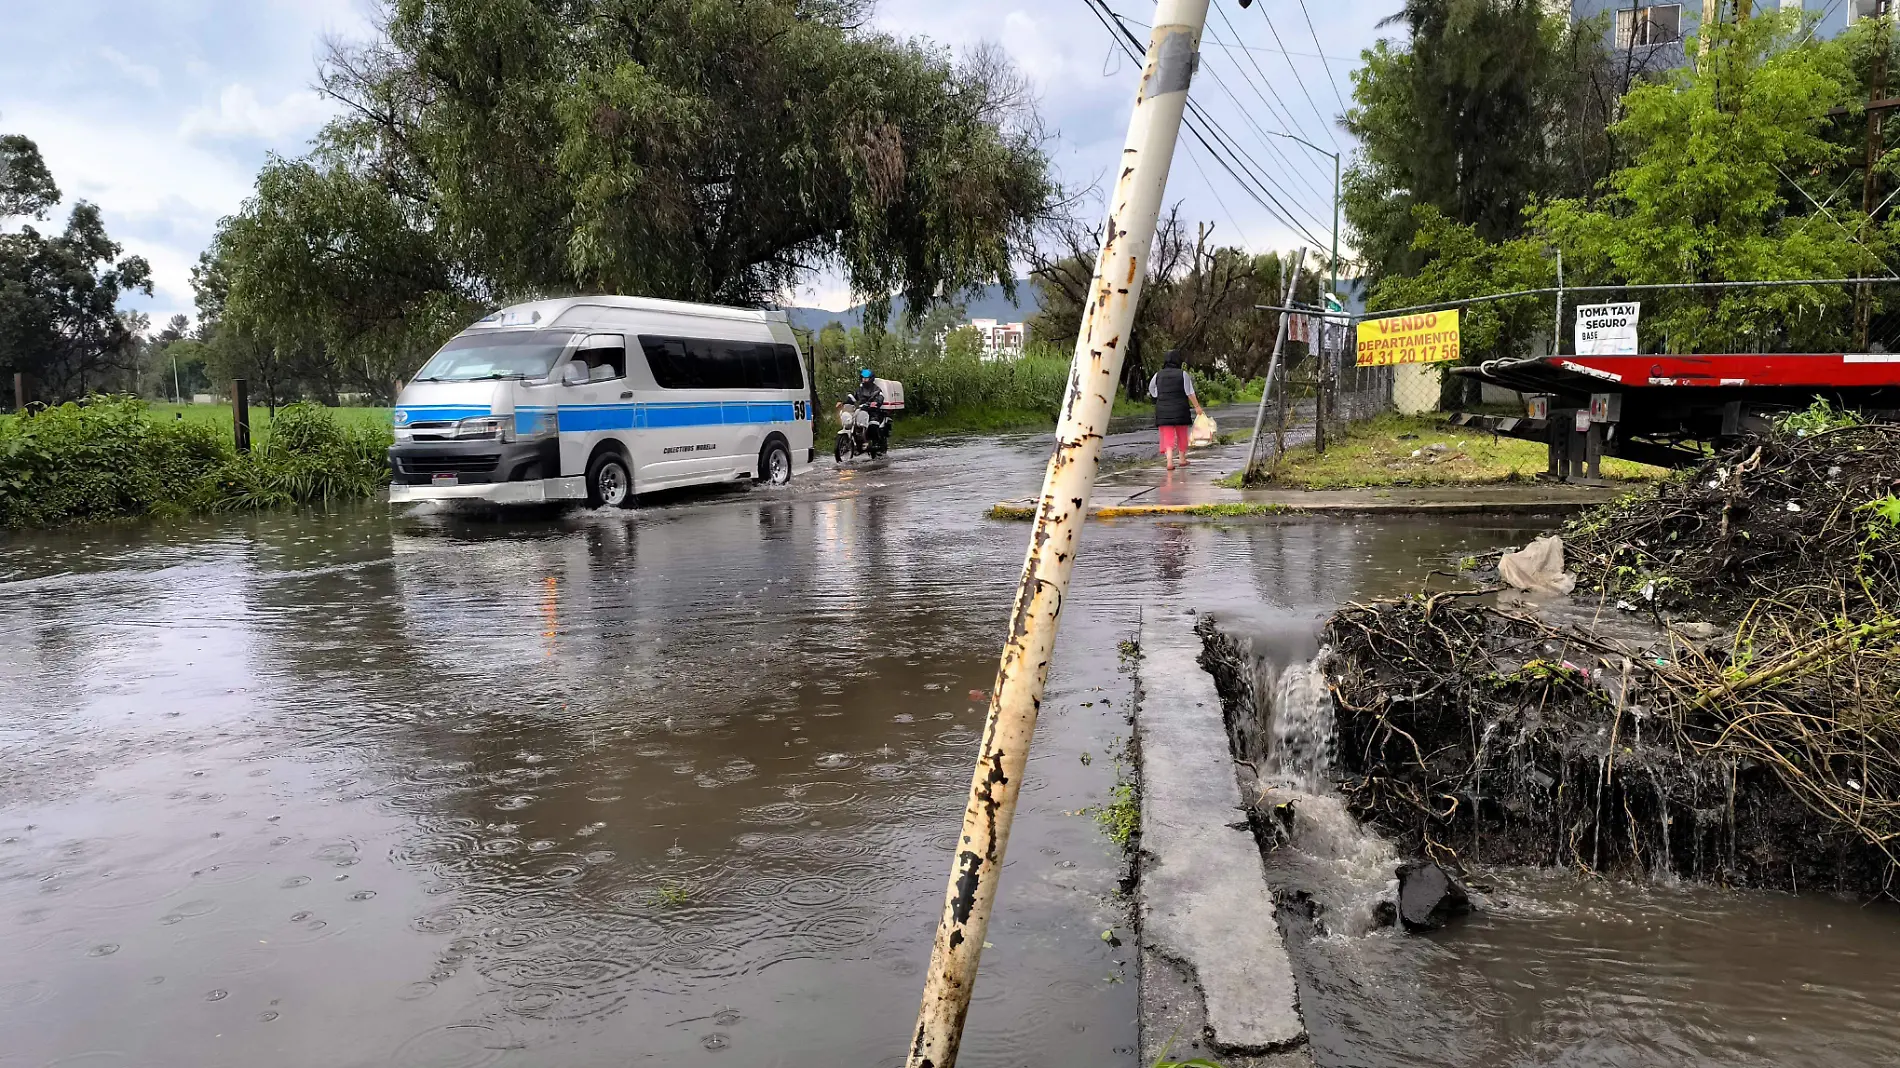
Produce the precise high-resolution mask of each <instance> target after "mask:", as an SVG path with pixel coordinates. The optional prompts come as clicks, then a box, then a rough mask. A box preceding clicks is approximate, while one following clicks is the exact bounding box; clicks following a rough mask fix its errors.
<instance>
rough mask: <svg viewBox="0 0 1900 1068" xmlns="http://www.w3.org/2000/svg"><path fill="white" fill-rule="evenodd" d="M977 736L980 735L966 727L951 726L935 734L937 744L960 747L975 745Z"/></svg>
mask: <svg viewBox="0 0 1900 1068" xmlns="http://www.w3.org/2000/svg"><path fill="white" fill-rule="evenodd" d="M978 737H980V736H979V735H978V734H977V733H976V732H975V731H973V730H971V729H970V728H968V727H952V728H950V729H949V730H947V731H944V732H943V733H942V734H939V735H937V744H938V745H942V746H949V747H951V748H955V749H962V748H964V747H966V746H972V745H975V744H976V740H977V738H978Z"/></svg>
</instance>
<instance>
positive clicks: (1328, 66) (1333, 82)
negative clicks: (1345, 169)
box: [1260, 0, 1350, 145]
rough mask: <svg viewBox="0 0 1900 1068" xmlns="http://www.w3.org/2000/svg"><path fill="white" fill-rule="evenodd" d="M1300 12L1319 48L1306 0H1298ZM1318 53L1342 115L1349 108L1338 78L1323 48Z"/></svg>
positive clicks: (1317, 34) (1311, 14)
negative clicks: (1341, 92)
mask: <svg viewBox="0 0 1900 1068" xmlns="http://www.w3.org/2000/svg"><path fill="white" fill-rule="evenodd" d="M1260 10H1261V12H1262V13H1263V14H1264V13H1265V12H1266V8H1264V7H1263V8H1261V9H1260ZM1300 14H1302V15H1304V16H1306V32H1307V33H1310V34H1312V35H1313V47H1314V48H1321V46H1320V43H1319V31H1318V30H1316V29H1314V28H1313V13H1312V12H1311V11H1308V10H1307V9H1306V0H1300ZM1283 54H1284V55H1287V56H1291V55H1292V54H1293V53H1291V52H1286V53H1283ZM1318 55H1319V63H1320V66H1321V67H1323V68H1325V70H1326V84H1328V85H1330V86H1332V87H1333V99H1334V100H1337V101H1339V113H1340V114H1342V115H1343V114H1345V113H1346V112H1347V111H1348V110H1350V109H1348V108H1347V107H1346V98H1345V97H1344V96H1341V95H1340V92H1339V79H1337V78H1335V77H1333V65H1332V64H1331V63H1329V62H1327V61H1326V52H1325V51H1324V49H1321V51H1320V52H1319V53H1318ZM1287 62H1288V63H1291V62H1293V61H1292V60H1291V59H1288V60H1287ZM1334 144H1335V145H1337V144H1338V142H1334Z"/></svg>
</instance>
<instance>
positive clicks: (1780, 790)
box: [1329, 426, 1900, 894]
mask: <svg viewBox="0 0 1900 1068" xmlns="http://www.w3.org/2000/svg"><path fill="white" fill-rule="evenodd" d="M1897 484H1900V428H1893V427H1874V426H1854V427H1845V428H1839V429H1827V430H1824V431H1822V432H1820V433H1814V434H1810V435H1807V436H1800V437H1797V436H1795V435H1793V434H1792V433H1777V434H1776V435H1774V436H1773V437H1771V438H1768V439H1764V440H1762V441H1759V442H1755V443H1752V444H1750V445H1748V446H1747V447H1745V448H1743V449H1740V450H1738V451H1735V452H1732V453H1730V454H1727V455H1725V456H1722V457H1718V458H1717V459H1714V460H1711V461H1710V462H1709V463H1707V464H1706V465H1704V467H1703V468H1702V469H1700V470H1697V471H1695V472H1694V473H1693V474H1692V475H1691V476H1690V477H1688V478H1686V479H1683V480H1678V481H1675V482H1671V483H1669V484H1666V485H1664V486H1663V487H1661V488H1660V489H1658V490H1657V491H1656V492H1654V493H1651V494H1647V495H1645V496H1643V497H1640V498H1632V499H1629V500H1626V501H1623V502H1619V503H1618V504H1615V505H1611V506H1609V507H1607V508H1605V509H1603V510H1600V511H1599V512H1597V513H1594V514H1592V515H1588V516H1585V517H1584V518H1583V519H1582V520H1580V521H1579V522H1578V523H1575V524H1573V525H1572V527H1571V528H1570V530H1568V531H1566V536H1567V540H1569V541H1571V543H1572V544H1573V546H1574V547H1575V555H1573V557H1572V563H1573V564H1575V565H1576V567H1577V569H1578V571H1579V572H1580V574H1581V577H1582V579H1583V583H1584V584H1583V585H1582V586H1581V587H1580V588H1579V590H1578V594H1577V598H1578V599H1579V600H1582V599H1584V598H1585V597H1587V596H1589V595H1590V594H1591V593H1592V591H1593V588H1594V590H1596V591H1600V592H1599V593H1598V596H1599V597H1600V598H1601V599H1602V601H1603V609H1604V611H1605V612H1607V613H1610V614H1616V609H1615V608H1614V607H1612V606H1611V605H1612V602H1616V601H1621V602H1623V603H1624V605H1625V607H1626V608H1629V607H1636V608H1639V609H1640V610H1642V611H1644V612H1646V613H1648V614H1650V615H1651V616H1653V618H1654V621H1655V622H1656V623H1657V624H1658V626H1657V628H1656V630H1655V635H1656V636H1655V637H1654V638H1651V639H1647V640H1640V641H1636V640H1628V639H1616V638H1612V637H1609V636H1606V634H1605V633H1604V632H1603V631H1602V630H1600V629H1598V628H1594V627H1590V626H1587V625H1560V624H1558V623H1555V622H1552V621H1551V620H1549V619H1547V618H1542V617H1540V616H1538V615H1536V614H1533V613H1530V612H1528V611H1513V610H1509V609H1505V608H1500V607H1498V606H1496V605H1494V604H1491V603H1488V601H1489V599H1488V598H1481V597H1472V596H1469V595H1461V594H1439V595H1437V596H1435V597H1429V598H1415V599H1412V600H1408V601H1402V602H1388V603H1383V604H1376V605H1370V606H1359V607H1354V608H1350V609H1347V610H1345V611H1343V612H1341V613H1340V614H1339V615H1338V616H1336V617H1335V618H1334V620H1333V621H1332V623H1331V625H1330V629H1329V642H1330V644H1331V646H1332V648H1333V649H1334V651H1335V659H1334V662H1333V668H1332V670H1333V673H1334V675H1335V676H1336V680H1337V681H1336V693H1337V696H1338V701H1339V759H1340V765H1341V768H1342V770H1343V771H1344V772H1345V773H1346V774H1347V775H1348V776H1349V778H1348V780H1347V781H1346V782H1345V783H1344V784H1343V786H1344V788H1345V790H1346V792H1347V794H1348V796H1349V798H1350V801H1351V804H1352V806H1353V807H1354V809H1355V810H1356V811H1357V813H1358V814H1359V815H1360V816H1361V817H1362V818H1368V819H1371V820H1373V821H1374V822H1376V823H1378V824H1380V825H1381V826H1382V827H1384V828H1385V829H1386V830H1387V831H1388V832H1390V833H1393V834H1395V835H1397V836H1398V837H1399V838H1400V839H1401V842H1402V843H1403V844H1405V845H1407V846H1409V847H1411V848H1412V849H1414V850H1416V851H1417V852H1418V853H1421V854H1425V855H1429V856H1432V857H1433V858H1434V859H1437V860H1440V861H1450V862H1457V863H1464V864H1467V865H1469V864H1472V863H1548V864H1565V865H1571V866H1575V867H1578V868H1581V869H1587V870H1591V871H1599V872H1651V873H1657V872H1664V871H1672V872H1675V873H1677V874H1680V875H1684V876H1689V877H1692V878H1702V879H1709V880H1712V881H1717V882H1722V883H1727V884H1732V885H1752V886H1771V887H1780V888H1787V889H1795V888H1816V889H1828V890H1840V891H1850V892H1859V893H1867V894H1878V893H1890V892H1892V891H1893V890H1894V876H1895V874H1896V868H1897V865H1896V861H1897V860H1900V559H1896V554H1895V552H1894V548H1895V546H1896V545H1900V529H1896V523H1897V522H1900V499H1897V498H1896V497H1895V496H1894V495H1893V494H1894V490H1895V487H1896V485H1897ZM1683 609H1694V610H1696V611H1697V612H1698V613H1699V614H1700V615H1701V616H1702V618H1701V619H1700V620H1697V621H1696V623H1694V624H1693V625H1688V626H1683V625H1680V624H1677V625H1675V626H1673V627H1671V628H1670V629H1664V625H1665V624H1668V623H1669V622H1670V621H1669V620H1668V618H1667V617H1668V615H1669V614H1670V613H1671V612H1672V611H1677V610H1683ZM1586 618H1587V613H1586ZM1710 620H1712V621H1713V622H1714V623H1715V624H1718V625H1714V626H1712V625H1710V624H1709V622H1707V621H1710Z"/></svg>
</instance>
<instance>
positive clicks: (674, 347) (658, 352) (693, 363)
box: [640, 334, 712, 389]
mask: <svg viewBox="0 0 1900 1068" xmlns="http://www.w3.org/2000/svg"><path fill="white" fill-rule="evenodd" d="M689 344H691V343H690V342H688V341H687V340H686V339H685V338H677V337H650V336H647V335H645V334H642V335H641V336H640V349H641V351H643V352H645V353H646V356H647V365H648V366H649V367H651V368H652V369H653V381H655V382H657V383H659V386H660V388H661V389H707V388H710V387H711V385H712V383H711V382H709V381H707V380H706V378H705V375H704V373H703V371H704V368H703V366H702V365H701V363H700V361H699V359H698V358H697V356H696V354H694V353H692V352H689V351H688V350H687V346H688V345H689Z"/></svg>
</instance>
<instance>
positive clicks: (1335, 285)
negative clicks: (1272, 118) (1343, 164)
mask: <svg viewBox="0 0 1900 1068" xmlns="http://www.w3.org/2000/svg"><path fill="white" fill-rule="evenodd" d="M1242 6H1245V5H1242ZM1261 132H1262V133H1266V134H1271V135H1272V136H1274V137H1284V138H1286V139H1287V140H1289V141H1298V142H1299V143H1300V144H1302V145H1305V146H1306V147H1307V148H1310V149H1312V150H1313V151H1315V152H1317V153H1319V154H1320V155H1322V156H1330V157H1332V161H1333V264H1332V272H1331V275H1330V278H1331V281H1330V282H1329V283H1328V290H1329V291H1330V292H1332V293H1338V292H1339V153H1337V152H1328V151H1326V150H1325V149H1323V148H1321V147H1319V146H1318V145H1316V144H1314V143H1313V142H1311V141H1308V140H1307V139H1306V138H1304V137H1301V136H1299V135H1298V134H1290V133H1281V132H1280V131H1279V130H1263V131H1261Z"/></svg>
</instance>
